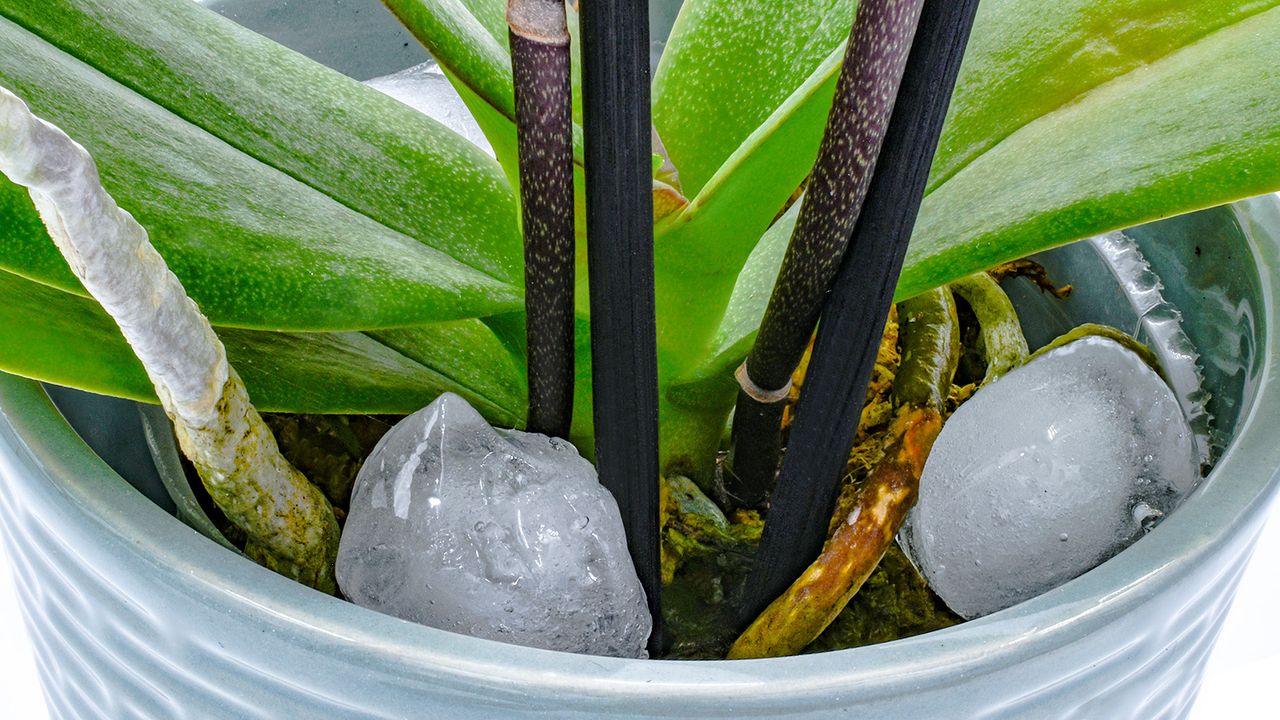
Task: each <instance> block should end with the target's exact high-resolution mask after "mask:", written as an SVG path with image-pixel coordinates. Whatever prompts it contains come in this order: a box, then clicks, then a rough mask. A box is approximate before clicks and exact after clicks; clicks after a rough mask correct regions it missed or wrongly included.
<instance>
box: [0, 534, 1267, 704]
mask: <svg viewBox="0 0 1280 720" xmlns="http://www.w3.org/2000/svg"><path fill="white" fill-rule="evenodd" d="M1278 569H1280V521H1277V522H1273V523H1271V524H1270V525H1269V526H1268V527H1267V529H1266V530H1265V531H1264V532H1263V534H1262V539H1261V541H1260V542H1259V545H1258V550H1257V552H1256V554H1255V555H1254V558H1253V561H1252V562H1251V563H1250V565H1249V569H1248V570H1247V571H1246V572H1245V575H1244V579H1243V580H1242V581H1241V585H1240V594H1239V596H1238V597H1237V598H1236V603H1235V606H1234V607H1233V608H1232V610H1231V613H1230V614H1229V615H1228V616H1227V620H1226V626H1225V627H1224V628H1223V631H1222V637H1221V638H1220V639H1219V641H1218V646H1217V649H1216V650H1215V651H1214V654H1213V658H1212V659H1211V660H1210V661H1209V667H1208V671H1207V673H1206V676H1205V684H1204V688H1203V690H1201V693H1200V699H1199V701H1198V702H1197V703H1196V707H1195V709H1194V710H1193V712H1192V713H1191V720H1223V719H1227V718H1229V719H1230V720H1254V719H1255V718H1257V719H1263V718H1266V719H1267V720H1270V719H1271V718H1275V717H1277V708H1276V706H1275V704H1274V703H1273V698H1274V697H1275V689H1274V684H1275V683H1277V682H1280V610H1278V609H1280V572H1277V570H1278ZM0 708H2V709H0V717H3V718H5V719H6V720H46V718H48V713H47V711H46V710H45V706H44V699H43V697H42V696H41V694H40V686H39V683H38V681H37V679H36V668H35V661H34V659H33V658H32V655H31V646H30V641H29V640H28V639H27V632H26V626H25V625H24V624H23V620H22V613H21V612H20V611H19V610H18V606H17V602H16V599H15V597H14V590H13V580H12V576H11V575H10V572H9V563H8V558H6V557H5V556H4V554H3V551H2V550H0Z"/></svg>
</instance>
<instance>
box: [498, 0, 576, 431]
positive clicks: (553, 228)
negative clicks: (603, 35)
mask: <svg viewBox="0 0 1280 720" xmlns="http://www.w3.org/2000/svg"><path fill="white" fill-rule="evenodd" d="M507 25H508V27H509V28H510V30H511V66H512V71H513V74H514V81H515V100H516V127H517V129H518V132H517V144H518V151H519V155H520V199H521V203H522V211H523V220H524V266H525V271H524V286H525V310H526V313H525V314H526V316H527V320H526V326H525V334H526V338H527V339H528V346H529V421H528V429H529V430H530V431H532V432H539V433H544V434H546V435H552V436H555V437H568V436H569V425H570V422H571V421H572V419H573V376H574V373H573V275H574V273H573V262H574V258H573V244H574V241H573V104H572V98H573V94H572V93H573V90H572V86H571V81H570V71H569V67H570V65H569V28H568V24H567V22H566V20H565V7H564V0H510V2H509V4H508V5H507Z"/></svg>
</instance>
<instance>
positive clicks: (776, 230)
mask: <svg viewBox="0 0 1280 720" xmlns="http://www.w3.org/2000/svg"><path fill="white" fill-rule="evenodd" d="M1013 4H1016V3H1015V2H1013V1H1012V0H1010V2H1006V3H1004V4H1003V5H999V6H1000V7H1003V6H1004V5H1013ZM984 7H990V6H984ZM989 23H990V20H989V18H988V25H982V26H979V28H978V29H979V30H984V29H985V28H987V27H988V26H989ZM966 67H968V66H966ZM968 72H970V73H972V72H974V71H973V70H972V69H970V70H968ZM1055 72H1056V71H1055ZM1043 82H1044V84H1046V85H1052V84H1054V82H1055V81H1054V80H1053V79H1052V78H1048V79H1045V80H1044V81H1043ZM961 90H962V91H963V90H965V88H962V89H961ZM1171 99H1176V102H1172V101H1171ZM1206 108H1240V112H1233V113H1220V112H1218V113H1214V112H1205V109H1206ZM1277 117H1280V9H1272V10H1267V11H1265V12H1262V13H1257V14H1253V15H1245V16H1243V17H1241V18H1240V19H1238V20H1236V21H1235V22H1233V23H1231V24H1230V25H1227V26H1225V27H1222V28H1220V29H1218V30H1217V31H1216V32H1213V33H1210V34H1208V35H1204V36H1202V37H1198V38H1195V39H1193V40H1192V41H1191V42H1190V43H1189V44H1187V45H1186V46H1184V47H1181V48H1179V49H1177V50H1176V51H1173V52H1170V53H1167V54H1166V55H1164V56H1162V57H1160V58H1158V59H1151V60H1150V61H1149V62H1147V63H1145V64H1143V65H1141V66H1139V67H1137V68H1135V69H1133V70H1131V71H1129V72H1126V73H1124V74H1123V75H1120V76H1118V77H1115V78H1114V79H1112V80H1111V81H1109V82H1107V83H1105V84H1103V85H1101V86H1099V87H1097V88H1095V89H1093V90H1091V91H1089V92H1088V93H1086V94H1084V95H1082V96H1080V97H1078V98H1076V100H1075V101H1074V102H1073V103H1071V104H1070V105H1068V106H1065V107H1062V108H1057V109H1054V110H1052V111H1050V112H1048V113H1047V114H1045V115H1043V116H1041V117H1038V118H1036V119H1034V120H1033V121H1031V122H1029V123H1026V124H1025V125H1023V126H1022V127H1021V128H1020V129H1018V130H1017V131H1016V132H1014V133H1012V134H1011V135H1009V136H1008V137H1007V138H1004V139H1003V140H1001V141H1000V142H998V143H997V144H995V145H994V146H992V147H991V149H989V150H987V151H985V152H983V153H982V154H981V155H980V156H978V157H977V158H976V159H974V160H973V161H971V162H969V163H968V164H967V165H966V166H965V167H964V168H963V169H962V170H960V171H959V172H957V173H956V174H955V175H953V176H952V177H951V178H950V179H949V180H947V181H946V182H944V183H943V184H941V185H940V186H939V187H938V188H937V189H935V190H934V191H933V192H931V193H930V194H929V195H928V196H927V197H926V198H925V202H924V206H923V207H922V209H921V213H920V218H919V221H918V223H917V226H916V232H915V235H914V236H913V238H912V243H911V247H910V249H909V251H908V255H907V260H906V265H905V267H904V269H903V273H902V277H901V280H900V283H899V287H898V292H897V297H898V298H899V299H902V298H905V297H910V296H912V295H915V294H917V293H919V292H923V291H925V290H928V289H930V288H933V287H937V286H940V285H943V284H946V283H949V282H952V281H954V280H957V279H959V278H961V277H964V276H966V275H968V274H971V273H973V272H977V271H981V270H983V269H985V268H989V267H991V266H993V265H996V264H999V263H1001V262H1005V261H1008V260H1012V259H1015V258H1018V257H1022V256H1025V255H1027V254H1030V253H1033V252H1036V251H1040V250H1045V249H1048V248H1051V247H1054V246H1057V245H1061V244H1065V243H1068V242H1071V241H1073V240H1077V239H1080V238H1083V237H1089V236H1091V235H1095V234H1098V233H1102V232H1106V231H1109V230H1115V229H1121V228H1125V227H1131V226H1134V225H1138V224H1142V223H1144V222H1148V221H1152V220H1157V219H1160V218H1163V217H1169V216H1172V215H1178V214H1181V213H1185V212H1190V211H1193V210H1199V209H1203V208H1207V207H1213V206H1216V205H1220V204H1224V203H1227V202H1231V201H1233V200H1238V199H1241V198H1245V197H1250V196H1253V195H1258V194H1262V193H1266V192H1271V191H1274V190H1276V189H1277V188H1280V124H1277V123H1276V122H1275V118H1277ZM794 222H795V211H794V209H793V211H792V212H790V213H788V214H787V215H785V216H783V217H782V218H781V219H780V220H779V221H778V222H777V223H776V224H775V225H774V226H773V227H772V228H770V229H769V231H768V232H766V233H765V235H764V237H763V238H762V240H761V242H760V243H759V244H758V245H757V247H756V248H755V250H754V251H753V253H752V254H751V256H750V258H749V259H748V261H747V263H746V265H745V267H744V268H743V271H742V273H741V274H740V276H739V278H738V281H737V286H736V288H735V290H734V292H733V295H732V297H731V299H730V301H729V309H728V310H727V312H726V314H725V317H724V318H723V320H722V321H721V323H720V328H719V330H718V331H717V333H716V335H715V338H714V340H713V342H712V347H711V349H710V350H709V351H708V353H707V357H706V359H705V360H704V361H703V362H702V363H700V364H699V365H697V366H696V368H695V369H693V370H692V371H691V372H690V373H688V374H687V375H685V376H684V377H683V378H682V380H681V381H679V382H678V383H676V387H674V388H672V390H671V391H670V392H671V394H672V395H673V396H675V397H680V398H694V400H692V402H722V401H723V395H724V392H725V390H724V388H725V387H726V385H725V383H724V382H723V379H724V378H725V377H726V376H727V373H730V372H732V370H733V368H734V367H736V365H737V364H738V363H740V362H741V360H742V358H743V357H744V356H745V354H746V352H747V351H748V350H749V349H750V344H751V342H752V338H753V337H754V333H755V330H756V328H757V327H758V324H759V321H760V318H761V317H762V316H763V313H764V307H765V304H766V302H767V299H768V292H767V291H763V292H762V291H761V290H760V288H761V287H766V286H767V287H772V279H773V278H774V277H776V275H777V268H778V266H779V265H780V263H781V259H782V255H783V253H784V252H785V248H786V242H787V240H788V238H789V236H790V234H791V228H792V226H793V225H794ZM708 397H712V398H714V399H713V400H707V398H708Z"/></svg>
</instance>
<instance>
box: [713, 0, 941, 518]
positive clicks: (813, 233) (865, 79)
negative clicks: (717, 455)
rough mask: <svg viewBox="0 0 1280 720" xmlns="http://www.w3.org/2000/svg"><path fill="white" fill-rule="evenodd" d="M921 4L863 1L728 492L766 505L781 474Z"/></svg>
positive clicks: (757, 357)
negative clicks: (795, 396)
mask: <svg viewBox="0 0 1280 720" xmlns="http://www.w3.org/2000/svg"><path fill="white" fill-rule="evenodd" d="M922 3H923V0H862V2H860V3H859V4H858V10H857V16H856V17H855V18H854V21H853V27H852V29H851V30H850V31H849V43H848V46H847V48H846V50H845V56H844V65H843V66H842V67H841V69H840V77H839V79H838V80H837V81H836V93H835V99H834V101H833V102H832V105H831V111H830V113H829V115H828V117H827V127H826V131H825V132H824V133H823V136H822V145H821V147H820V148H819V150H818V159H817V161H816V162H815V163H814V166H813V173H812V174H811V175H810V181H809V188H808V190H807V191H806V192H805V196H804V200H803V204H802V205H801V207H800V217H799V218H798V219H797V220H796V226H795V229H794V230H793V231H792V233H791V242H790V244H789V245H788V246H787V254H786V257H785V258H783V261H782V269H781V270H780V271H779V273H778V281H777V283H775V284H774V287H773V294H772V295H770V296H769V305H768V307H767V308H766V310H765V314H764V320H763V321H762V322H761V323H760V333H759V334H758V335H757V336H756V342H755V345H754V346H752V348H751V354H750V356H749V357H748V358H747V361H746V363H744V364H743V366H742V368H740V369H739V371H738V382H739V385H740V386H741V391H740V392H739V393H738V403H737V407H736V409H735V410H734V415H733V455H732V457H731V458H730V468H731V470H732V472H731V474H730V475H729V476H728V480H727V482H728V485H727V489H728V491H729V493H730V494H732V495H734V496H735V497H737V498H738V499H739V500H740V501H741V502H742V503H743V504H745V505H751V506H757V505H761V504H762V503H763V502H764V499H765V496H766V494H767V493H768V491H769V490H770V489H771V487H772V485H773V479H774V476H775V474H776V472H777V469H778V454H779V448H780V442H781V438H780V433H781V432H782V430H781V421H782V408H783V403H784V402H785V401H786V399H787V394H788V392H787V391H788V390H789V389H790V386H791V374H792V373H794V372H795V370H796V366H797V365H799V364H800V358H801V357H803V356H804V350H805V347H806V346H807V345H808V344H809V338H810V336H812V335H813V326H814V325H815V324H816V323H817V322H818V315H819V314H820V313H821V312H822V303H823V301H824V300H825V299H826V296H827V291H828V290H829V289H830V288H831V282H832V280H833V279H834V278H835V274H836V271H837V270H838V269H839V267H840V259H841V258H842V257H843V256H844V253H845V249H846V248H847V247H848V243H849V235H850V233H851V232H853V226H854V223H855V222H857V219H858V210H859V208H861V206H862V202H863V199H864V198H865V197H866V193H867V188H868V186H869V185H870V184H871V176H872V172H873V171H874V169H875V167H876V159H877V157H878V156H879V154H880V148H881V145H882V143H883V141H884V137H885V128H886V126H887V125H888V124H889V117H890V113H891V112H892V110H893V105H894V98H895V97H897V94H898V85H899V83H900V82H901V80H902V73H903V67H904V65H905V64H906V61H907V53H908V52H909V51H910V48H911V38H912V36H913V35H914V34H915V30H916V21H917V19H918V18H919V16H920V6H921V4H922Z"/></svg>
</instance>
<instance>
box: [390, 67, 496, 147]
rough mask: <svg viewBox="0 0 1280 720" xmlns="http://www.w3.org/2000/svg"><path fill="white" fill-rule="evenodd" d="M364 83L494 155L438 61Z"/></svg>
mask: <svg viewBox="0 0 1280 720" xmlns="http://www.w3.org/2000/svg"><path fill="white" fill-rule="evenodd" d="M365 84H366V85H368V86H369V87H371V88H373V89H374V90H377V91H378V92H380V93H382V94H384V95H389V96H391V97H393V98H395V99H396V100H399V101H400V102H402V103H404V104H405V105H408V106H409V107H411V108H413V109H414V110H417V111H418V112H420V113H422V114H423V115H426V116H428V117H430V118H431V119H433V120H435V121H436V122H438V123H440V124H441V125H444V126H445V127H447V128H449V129H450V130H452V131H454V132H456V133H458V134H459V135H461V136H462V137H464V138H466V139H467V140H469V141H470V142H471V143H472V144H473V145H475V146H476V147H478V148H480V149H481V150H483V151H484V152H486V153H487V154H488V155H489V156H490V157H493V147H492V146H491V145H489V141H488V140H487V139H486V138H485V136H484V132H483V131H482V130H480V126H479V125H478V124H477V123H476V121H475V118H473V117H472V116H471V111H470V110H468V109H467V106H466V103H464V102H462V98H461V97H460V96H459V95H458V92H457V91H456V90H454V89H453V85H452V84H450V82H449V78H447V77H445V76H444V71H442V70H441V69H440V66H439V65H437V64H436V63H435V61H430V62H425V63H423V64H421V65H414V66H413V67H411V68H406V69H404V70H401V71H400V72H397V73H392V74H390V75H383V76H382V77H376V78H374V79H372V80H367V81H365Z"/></svg>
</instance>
